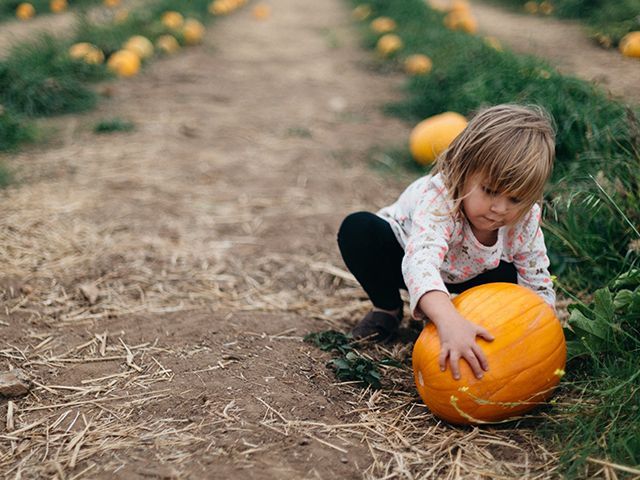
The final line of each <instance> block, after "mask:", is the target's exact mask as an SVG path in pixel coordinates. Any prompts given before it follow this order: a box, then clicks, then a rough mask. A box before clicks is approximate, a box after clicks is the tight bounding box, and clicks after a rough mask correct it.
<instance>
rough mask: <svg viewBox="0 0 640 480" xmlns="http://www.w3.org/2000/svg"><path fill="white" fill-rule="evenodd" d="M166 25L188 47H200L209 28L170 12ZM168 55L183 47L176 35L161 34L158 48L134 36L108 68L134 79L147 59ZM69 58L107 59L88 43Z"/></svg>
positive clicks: (92, 61) (164, 20) (75, 48)
mask: <svg viewBox="0 0 640 480" xmlns="http://www.w3.org/2000/svg"><path fill="white" fill-rule="evenodd" d="M161 21H162V25H163V26H164V27H165V28H167V29H168V30H170V31H172V32H174V33H179V34H180V35H181V36H182V38H183V39H184V43H185V44H186V45H197V44H199V43H200V42H202V37H203V36H204V33H205V28H204V25H203V24H202V23H200V22H199V21H198V20H195V19H193V18H187V19H185V18H184V17H183V16H182V14H181V13H179V12H175V11H168V12H164V13H163V14H162V19H161ZM156 49H158V50H159V51H160V52H162V53H165V54H171V53H175V52H176V51H177V50H179V49H180V44H179V43H178V40H177V39H176V37H175V36H174V35H172V34H169V33H167V34H163V35H160V36H159V37H158V38H157V39H156V41H155V45H154V44H153V43H152V42H151V40H149V39H148V38H147V37H145V36H143V35H134V36H132V37H131V38H129V40H127V41H126V42H125V44H124V45H123V46H122V48H121V49H120V50H118V51H116V52H114V53H112V54H111V55H110V56H109V58H108V60H107V67H109V69H110V70H111V71H113V72H114V73H116V74H117V75H118V76H121V77H131V76H133V75H136V74H137V73H138V71H139V70H140V65H141V62H142V61H143V60H146V59H148V58H150V57H151V56H152V55H153V54H154V52H155V50H156ZM69 56H70V57H71V58H73V59H75V60H81V61H84V62H86V63H89V64H100V63H102V62H104V60H105V56H104V53H103V52H102V50H100V48H98V47H97V46H96V45H93V44H91V43H88V42H79V43H75V44H74V45H72V46H71V47H70V48H69Z"/></svg>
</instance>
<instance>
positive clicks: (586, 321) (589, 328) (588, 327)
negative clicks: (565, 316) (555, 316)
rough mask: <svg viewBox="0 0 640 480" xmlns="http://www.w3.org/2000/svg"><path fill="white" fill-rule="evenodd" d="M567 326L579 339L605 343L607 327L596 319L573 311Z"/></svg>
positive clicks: (578, 311)
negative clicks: (569, 326)
mask: <svg viewBox="0 0 640 480" xmlns="http://www.w3.org/2000/svg"><path fill="white" fill-rule="evenodd" d="M569 324H570V325H571V328H572V329H573V331H574V332H575V334H576V335H577V336H578V337H579V338H583V337H584V338H586V337H588V338H594V339H599V340H601V341H602V342H606V340H607V338H608V332H609V326H608V325H607V324H606V323H605V322H603V321H602V320H600V319H599V318H598V317H596V318H594V319H591V318H588V317H586V316H585V315H584V314H583V313H582V312H581V311H580V310H577V309H576V310H573V311H572V312H571V316H570V317H569Z"/></svg>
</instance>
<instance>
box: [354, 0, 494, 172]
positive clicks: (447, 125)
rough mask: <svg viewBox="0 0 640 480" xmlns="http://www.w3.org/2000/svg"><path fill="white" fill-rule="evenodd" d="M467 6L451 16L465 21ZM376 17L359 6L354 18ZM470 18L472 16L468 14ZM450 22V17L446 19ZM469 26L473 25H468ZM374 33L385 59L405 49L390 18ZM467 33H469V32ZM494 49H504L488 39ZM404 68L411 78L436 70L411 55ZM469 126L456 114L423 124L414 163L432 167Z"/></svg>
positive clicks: (414, 140) (413, 140)
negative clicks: (377, 37) (463, 18)
mask: <svg viewBox="0 0 640 480" xmlns="http://www.w3.org/2000/svg"><path fill="white" fill-rule="evenodd" d="M467 8H468V4H467V3H466V2H462V1H460V2H455V3H454V5H453V7H452V9H451V11H450V13H449V15H454V16H456V15H457V16H460V17H464V15H466V13H465V12H469V11H468V9H467ZM371 14H372V10H371V7H370V6H369V5H366V4H361V5H358V6H356V7H355V8H354V9H353V11H352V15H353V17H354V18H355V19H356V20H359V21H364V20H367V19H368V18H369V17H370V16H371ZM468 14H469V15H470V13H468ZM445 18H446V17H445ZM445 24H448V26H449V28H453V29H455V28H456V26H457V25H458V23H456V22H454V21H451V20H450V21H448V22H447V20H445ZM465 25H470V22H469V21H466V23H465ZM369 27H370V28H371V30H372V31H373V32H374V33H376V34H377V35H380V37H379V39H378V41H377V43H376V50H377V51H378V53H379V54H380V55H382V56H383V57H390V56H392V55H394V54H396V53H397V52H398V51H400V50H401V49H402V48H403V46H404V45H403V42H402V39H401V38H400V37H399V36H398V35H397V34H395V33H393V31H394V30H395V29H396V27H397V25H396V22H395V21H394V20H393V19H392V18H389V17H377V18H374V19H373V20H372V21H371V23H370V24H369ZM465 31H466V30H465ZM485 42H487V43H488V44H489V45H490V46H492V47H493V48H495V49H498V50H499V49H501V47H500V44H499V43H498V41H497V40H496V39H495V38H492V37H487V38H485ZM403 66H404V70H405V72H406V73H408V74H409V75H426V74H428V73H429V72H430V71H431V69H432V67H433V62H432V60H431V58H429V57H428V56H427V55H424V54H420V53H417V54H412V55H408V56H406V57H405V58H404V60H403ZM466 126H467V119H466V118H465V117H464V116H462V115H460V114H459V113H456V112H445V113H441V114H439V115H435V116H433V117H429V118H427V119H426V120H423V121H422V122H420V123H419V124H418V125H416V126H415V127H414V129H413V130H412V132H411V135H410V137H409V149H410V150H411V155H412V156H413V158H414V160H415V161H416V162H417V163H419V164H421V165H425V166H426V165H430V164H431V163H433V162H434V161H435V159H436V158H437V157H438V155H439V154H440V153H441V152H442V151H444V150H445V149H446V148H447V147H448V146H449V144H450V143H451V142H452V141H453V139H454V138H455V137H457V136H458V134H459V133H460V132H462V130H464V128H465V127H466Z"/></svg>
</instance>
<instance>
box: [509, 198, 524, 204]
mask: <svg viewBox="0 0 640 480" xmlns="http://www.w3.org/2000/svg"><path fill="white" fill-rule="evenodd" d="M509 201H510V202H511V203H520V202H521V201H522V200H520V199H519V198H516V197H509Z"/></svg>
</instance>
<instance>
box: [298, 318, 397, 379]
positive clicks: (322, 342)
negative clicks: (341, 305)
mask: <svg viewBox="0 0 640 480" xmlns="http://www.w3.org/2000/svg"><path fill="white" fill-rule="evenodd" d="M304 341H305V342H308V343H312V344H314V345H315V346H316V347H318V348H320V350H323V351H325V352H337V353H338V355H339V356H338V357H336V358H334V359H333V360H330V361H329V362H328V363H327V367H329V368H331V369H333V371H334V373H335V375H336V378H338V380H342V381H356V382H360V384H361V385H362V386H363V387H367V386H370V387H371V388H374V389H379V388H381V386H382V384H381V379H382V377H381V374H380V366H393V367H398V368H400V367H402V365H401V364H400V363H399V362H398V361H396V360H394V359H391V358H384V359H382V360H379V361H378V360H372V359H370V358H367V357H365V356H363V355H362V354H360V353H358V352H357V351H355V350H354V349H353V345H352V342H353V338H352V337H351V335H345V334H344V333H341V332H338V331H335V330H327V331H324V332H317V333H309V334H307V335H305V336H304Z"/></svg>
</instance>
